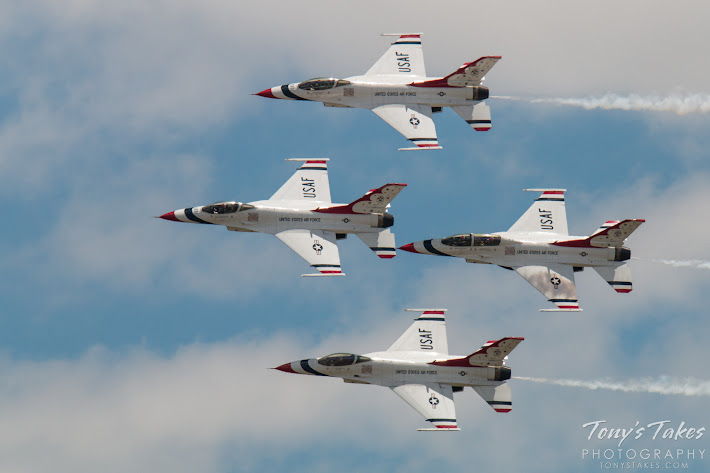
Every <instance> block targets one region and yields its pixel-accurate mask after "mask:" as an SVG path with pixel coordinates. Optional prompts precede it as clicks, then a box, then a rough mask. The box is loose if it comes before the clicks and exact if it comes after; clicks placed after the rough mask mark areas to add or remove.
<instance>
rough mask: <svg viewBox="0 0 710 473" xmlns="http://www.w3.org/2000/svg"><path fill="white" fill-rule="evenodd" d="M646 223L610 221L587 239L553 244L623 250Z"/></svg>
mask: <svg viewBox="0 0 710 473" xmlns="http://www.w3.org/2000/svg"><path fill="white" fill-rule="evenodd" d="M645 221H646V220H644V219H642V218H633V219H627V220H622V221H620V222H619V221H617V220H609V221H607V222H605V223H604V224H603V225H602V226H601V227H600V228H599V229H598V230H597V231H596V232H594V233H593V234H592V235H591V236H589V237H587V238H581V239H579V240H565V241H557V242H555V243H553V245H556V246H570V247H575V248H609V247H613V248H621V247H622V245H623V244H624V241H626V239H627V238H628V237H629V235H631V234H632V233H633V232H634V230H636V229H637V228H638V227H640V226H641V224H642V223H644V222H645ZM625 259H628V258H624V260H625ZM624 260H617V261H624Z"/></svg>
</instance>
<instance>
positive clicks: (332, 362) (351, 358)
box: [318, 353, 372, 366]
mask: <svg viewBox="0 0 710 473" xmlns="http://www.w3.org/2000/svg"><path fill="white" fill-rule="evenodd" d="M371 360H372V359H371V358H368V357H366V356H362V355H355V354H353V353H333V354H332V355H328V356H324V357H322V358H318V364H321V365H323V366H350V365H354V364H356V363H364V362H366V361H371Z"/></svg>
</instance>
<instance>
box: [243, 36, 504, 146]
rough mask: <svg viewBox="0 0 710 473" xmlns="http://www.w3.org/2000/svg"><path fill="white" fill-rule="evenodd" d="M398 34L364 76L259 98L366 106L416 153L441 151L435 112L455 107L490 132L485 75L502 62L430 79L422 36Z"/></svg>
mask: <svg viewBox="0 0 710 473" xmlns="http://www.w3.org/2000/svg"><path fill="white" fill-rule="evenodd" d="M382 36H397V37H398V39H397V40H396V41H395V42H394V43H392V45H391V46H390V48H389V49H388V50H387V52H386V53H385V54H384V55H383V56H382V57H381V58H380V59H379V60H378V61H377V62H376V63H375V65H373V66H372V67H371V68H370V69H369V70H368V71H367V72H366V73H365V74H364V75H361V76H355V77H348V78H346V79H336V78H332V77H319V78H315V79H309V80H306V81H304V82H297V83H293V84H285V85H281V86H278V87H271V88H270V89H266V90H262V91H261V92H259V93H257V94H254V95H260V96H261V97H268V98H272V99H289V100H310V101H314V102H323V105H325V106H326V107H350V108H366V109H369V110H372V111H373V112H374V113H375V114H376V115H377V116H378V117H380V118H382V119H383V120H384V121H386V122H387V123H388V124H389V125H390V126H391V127H393V128H394V129H395V130H397V131H398V132H400V133H401V134H402V135H404V137H405V138H407V139H408V140H409V141H411V142H412V143H413V144H415V145H416V146H415V147H411V148H400V150H413V149H441V147H440V146H439V141H438V139H437V137H436V128H435V127H434V120H433V118H432V117H433V114H434V113H437V112H441V111H442V109H443V108H444V107H451V108H452V109H453V110H454V111H455V112H456V113H458V114H459V115H460V116H461V118H463V119H464V120H466V123H468V124H469V125H471V126H472V127H473V129H474V130H476V131H487V130H490V128H491V110H490V108H488V105H486V104H485V103H484V102H483V100H485V99H487V98H488V88H486V87H484V86H483V85H481V83H482V81H483V79H484V76H485V75H486V73H487V72H488V71H489V70H490V69H491V68H492V67H493V66H494V65H495V63H496V62H498V60H499V59H500V58H501V57H500V56H484V57H481V58H479V59H476V60H475V61H473V62H467V63H465V64H463V65H462V66H461V67H459V68H458V69H457V70H455V71H454V72H452V73H451V74H449V75H447V76H444V77H427V75H426V71H425V69H424V55H423V53H422V41H421V34H420V33H410V34H400V33H386V34H383V35H382Z"/></svg>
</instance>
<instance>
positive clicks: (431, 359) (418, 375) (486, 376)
mask: <svg viewBox="0 0 710 473" xmlns="http://www.w3.org/2000/svg"><path fill="white" fill-rule="evenodd" d="M337 355H342V356H341V358H344V357H348V356H349V357H352V360H353V361H352V362H350V363H348V364H343V365H339V366H338V365H329V364H327V363H332V361H331V359H332V358H333V357H334V355H329V356H326V357H323V358H310V359H306V360H299V361H294V362H291V363H286V364H283V365H281V366H279V367H278V368H276V369H278V370H281V371H285V372H288V373H296V374H309V375H316V376H331V377H336V378H342V379H343V380H344V381H345V382H346V383H365V384H375V385H378V386H398V385H401V384H428V383H442V384H450V385H452V386H497V385H500V384H502V383H503V382H504V381H505V380H507V379H510V373H511V372H510V368H508V367H507V366H470V365H469V364H468V363H466V366H441V365H437V364H433V363H440V362H446V361H447V360H453V359H457V360H460V357H454V356H450V355H443V354H441V353H432V354H431V355H425V354H422V353H420V352H399V353H398V352H375V353H367V354H365V355H362V356H361V355H352V354H345V353H344V354H337ZM461 364H463V363H461Z"/></svg>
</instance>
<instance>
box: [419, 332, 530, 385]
mask: <svg viewBox="0 0 710 473" xmlns="http://www.w3.org/2000/svg"><path fill="white" fill-rule="evenodd" d="M523 340H525V339H524V338H523V337H504V338H501V339H500V340H490V341H488V342H486V343H485V344H484V345H483V346H482V347H481V348H480V349H479V350H478V351H475V352H473V353H471V354H470V355H468V356H464V357H463V358H452V359H450V360H441V361H433V362H432V363H431V364H432V365H436V366H462V367H471V366H503V361H504V360H505V357H506V356H508V354H510V352H511V351H513V349H515V347H517V346H518V344H519V343H520V342H522V341H523ZM506 379H507V378H506Z"/></svg>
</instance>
